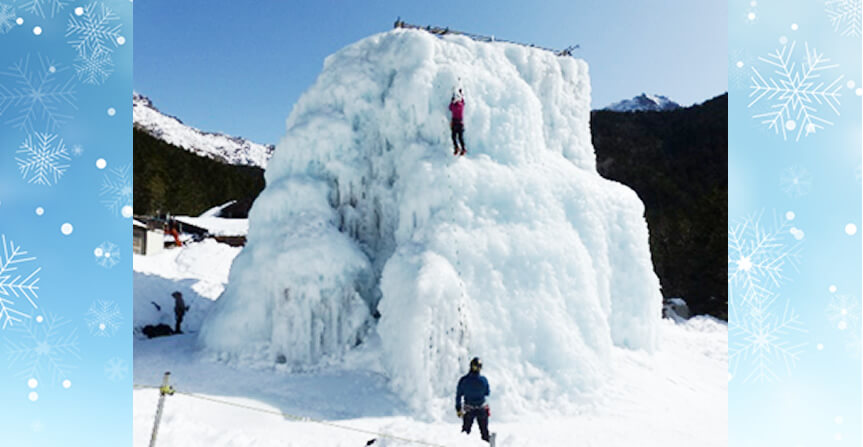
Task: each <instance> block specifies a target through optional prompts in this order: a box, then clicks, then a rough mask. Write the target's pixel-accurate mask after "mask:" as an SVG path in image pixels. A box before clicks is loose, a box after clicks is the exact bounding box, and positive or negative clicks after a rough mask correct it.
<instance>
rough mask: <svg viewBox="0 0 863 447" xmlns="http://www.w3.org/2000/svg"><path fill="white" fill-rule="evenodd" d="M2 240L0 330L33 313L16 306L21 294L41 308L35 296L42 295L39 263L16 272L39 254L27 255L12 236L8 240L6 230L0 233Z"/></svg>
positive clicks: (36, 307) (21, 296)
mask: <svg viewBox="0 0 863 447" xmlns="http://www.w3.org/2000/svg"><path fill="white" fill-rule="evenodd" d="M0 242H2V244H3V252H2V262H0V330H2V329H6V328H7V327H10V326H14V325H15V324H17V323H22V322H23V321H24V320H25V319H30V318H31V317H32V315H30V313H27V312H25V311H24V310H22V309H20V308H17V309H16V308H15V307H13V306H15V304H16V300H18V299H19V298H20V299H24V300H27V303H28V304H29V305H30V307H32V309H34V310H35V309H38V308H39V306H38V305H37V304H36V300H37V299H38V298H39V294H38V290H39V276H38V275H39V272H40V271H41V270H42V267H37V268H36V269H34V270H32V271H30V272H29V273H22V274H19V273H17V272H18V269H19V268H20V267H22V266H23V265H24V264H26V263H29V262H33V261H35V260H36V257H35V256H28V253H27V252H26V251H25V250H23V249H22V248H21V246H20V245H15V242H14V241H12V240H11V239H9V240H8V241H7V239H6V235H5V234H3V235H0Z"/></svg>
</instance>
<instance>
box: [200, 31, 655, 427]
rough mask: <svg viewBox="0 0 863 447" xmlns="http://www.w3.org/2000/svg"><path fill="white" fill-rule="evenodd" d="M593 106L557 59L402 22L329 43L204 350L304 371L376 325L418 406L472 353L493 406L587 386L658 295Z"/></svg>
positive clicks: (649, 327) (634, 340)
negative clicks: (593, 120) (454, 131)
mask: <svg viewBox="0 0 863 447" xmlns="http://www.w3.org/2000/svg"><path fill="white" fill-rule="evenodd" d="M456 86H460V87H462V88H463V89H464V93H465V96H466V109H465V129H466V130H465V139H466V143H467V150H468V154H467V156H466V157H453V155H452V143H451V141H450V129H449V125H448V119H449V115H448V110H447V105H448V104H449V99H450V96H451V94H452V92H453V88H454V87H456ZM589 120H590V83H589V78H588V69H587V64H586V63H585V62H584V61H581V60H577V59H574V58H572V57H558V56H555V55H554V54H552V53H550V52H547V51H543V50H538V49H532V48H527V47H523V46H518V45H514V44H508V43H495V42H492V43H484V42H476V41H473V40H471V39H468V38H466V37H461V36H444V37H436V36H433V35H431V34H428V33H425V32H423V31H417V30H393V31H390V32H387V33H382V34H378V35H374V36H371V37H368V38H366V39H363V40H361V41H359V42H357V43H355V44H352V45H350V46H348V47H346V48H344V49H342V50H340V51H339V52H337V53H335V54H333V55H331V56H330V57H328V58H327V59H326V61H325V63H324V68H323V72H322V73H321V75H320V76H319V77H318V79H317V81H316V82H315V84H314V85H313V86H312V87H311V88H310V89H309V90H308V91H307V92H306V93H305V94H303V96H302V97H301V98H300V100H299V101H298V102H297V104H296V105H295V107H294V110H293V111H292V113H291V115H290V116H289V117H288V120H287V133H286V135H285V137H284V138H282V140H281V142H280V143H279V145H278V147H277V150H276V151H275V156H274V157H273V158H272V160H271V161H270V164H269V166H268V169H267V171H266V174H265V175H266V180H267V187H266V189H265V190H264V191H263V192H262V193H261V195H260V197H258V199H257V201H256V202H255V204H254V206H253V208H252V210H251V213H250V228H249V235H248V244H247V246H246V247H245V249H243V251H242V252H241V253H240V255H239V256H238V257H237V258H236V260H235V262H234V264H233V266H232V269H231V273H230V277H229V284H228V286H227V288H226V290H225V292H224V294H223V295H222V296H221V297H220V298H219V299H218V300H217V301H216V303H215V305H214V308H213V311H212V312H211V313H210V314H209V316H208V318H207V320H206V321H205V322H204V326H203V328H202V331H201V335H200V340H201V342H202V344H203V346H204V347H205V348H206V349H207V350H209V351H212V352H216V353H219V355H220V356H222V357H223V358H249V357H257V358H261V357H263V358H265V359H267V360H268V361H272V362H274V363H285V364H288V365H291V366H297V367H306V366H309V365H313V364H315V363H316V362H319V361H320V360H321V359H322V358H330V359H332V358H339V357H340V356H341V355H343V354H344V353H346V352H348V351H350V350H351V349H352V348H353V347H355V346H358V345H363V344H364V342H366V341H370V340H374V343H371V342H369V343H365V344H366V345H373V346H374V347H373V348H369V349H373V350H374V351H375V352H376V353H377V354H379V355H377V360H376V362H377V363H378V364H379V365H381V366H382V367H383V370H384V371H385V372H386V374H387V375H388V376H389V378H390V383H391V386H392V388H393V389H394V390H395V391H396V392H397V393H398V394H399V395H401V396H402V397H403V398H404V399H405V401H406V402H407V403H408V404H409V405H411V406H412V407H413V408H415V409H417V410H418V411H421V412H429V411H431V413H433V414H440V411H442V410H443V409H447V410H449V409H450V407H451V406H452V403H451V400H452V394H453V393H454V387H455V383H456V382H457V380H458V377H459V376H460V375H461V374H463V373H464V371H465V370H466V368H467V362H468V360H469V359H470V358H471V357H472V356H475V355H478V356H480V357H482V358H483V359H484V363H485V374H486V375H487V376H489V378H490V381H491V383H492V399H493V402H495V404H496V405H499V406H500V407H502V408H509V409H510V410H511V409H513V408H526V407H529V406H530V405H532V404H536V405H547V404H554V403H559V402H565V401H570V400H574V399H577V396H578V395H579V394H581V393H585V392H588V391H590V390H593V389H595V388H596V387H597V386H599V385H601V384H602V383H603V382H604V380H605V378H606V377H607V375H608V373H609V371H608V366H607V365H608V364H609V357H610V355H611V350H612V347H614V346H619V347H625V348H630V349H644V350H647V351H651V350H653V349H654V348H655V345H656V338H657V330H658V325H659V321H660V314H661V306H662V298H661V295H660V293H659V282H658V280H657V277H656V275H655V274H654V272H653V267H652V263H651V259H650V252H649V248H648V233H647V225H646V222H645V220H644V217H643V212H644V209H643V205H642V203H641V201H640V200H639V199H638V197H637V196H636V194H635V193H634V192H632V191H631V190H630V189H628V188H627V187H625V186H623V185H621V184H619V183H615V182H612V181H609V180H605V179H603V178H601V177H600V176H599V174H597V172H596V169H595V155H594V152H593V147H592V145H591V139H590V127H589Z"/></svg>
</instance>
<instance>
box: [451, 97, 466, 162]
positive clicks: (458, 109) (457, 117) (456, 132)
mask: <svg viewBox="0 0 863 447" xmlns="http://www.w3.org/2000/svg"><path fill="white" fill-rule="evenodd" d="M449 111H450V112H452V120H451V121H450V123H449V127H450V130H451V131H452V145H453V153H452V154H453V155H464V154H465V153H467V150H466V149H465V148H464V122H463V121H462V117H463V116H464V95H463V94H462V92H461V89H458V94H455V93H453V95H452V99H451V100H450V102H449ZM456 137H458V141H459V142H461V148H460V149H459V147H458V142H457V141H456Z"/></svg>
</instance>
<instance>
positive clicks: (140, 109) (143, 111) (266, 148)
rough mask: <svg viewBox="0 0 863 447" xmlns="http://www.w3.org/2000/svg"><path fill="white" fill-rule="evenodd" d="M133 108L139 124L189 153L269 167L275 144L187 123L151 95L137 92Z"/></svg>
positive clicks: (153, 134)
mask: <svg viewBox="0 0 863 447" xmlns="http://www.w3.org/2000/svg"><path fill="white" fill-rule="evenodd" d="M132 110H133V115H134V123H135V126H137V127H139V128H141V129H143V130H145V131H146V132H147V133H149V134H150V135H152V136H154V137H156V138H158V139H160V140H162V141H165V142H167V143H170V144H173V145H174V146H177V147H181V148H183V149H186V150H187V151H189V152H193V153H195V154H198V155H201V156H203V157H208V158H212V159H215V160H219V161H223V162H225V163H228V164H232V165H246V166H258V167H261V168H264V169H266V167H267V162H268V161H269V160H270V157H272V155H273V150H275V146H273V145H263V144H258V143H254V142H252V141H249V140H245V139H243V138H239V137H232V136H230V135H225V134H221V133H212V132H204V131H201V130H198V129H195V128H194V127H191V126H187V125H185V124H183V122H182V121H180V120H179V119H177V118H176V117H173V116H170V115H165V114H164V113H162V112H160V111H159V109H157V108H156V106H154V105H153V102H152V101H150V99H149V98H147V97H146V96H144V95H142V94H140V93H137V92H135V93H133V95H132Z"/></svg>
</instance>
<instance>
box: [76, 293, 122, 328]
mask: <svg viewBox="0 0 863 447" xmlns="http://www.w3.org/2000/svg"><path fill="white" fill-rule="evenodd" d="M85 319H86V321H87V328H88V329H89V330H90V334H92V335H95V336H98V337H111V336H114V335H115V334H116V333H117V331H118V330H119V329H120V325H121V324H122V322H123V314H122V313H121V312H120V306H118V305H117V303H115V302H113V301H103V300H96V301H94V302H93V303H92V304H90V309H89V310H87V314H86V316H85Z"/></svg>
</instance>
